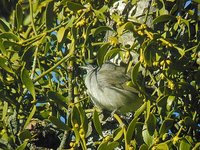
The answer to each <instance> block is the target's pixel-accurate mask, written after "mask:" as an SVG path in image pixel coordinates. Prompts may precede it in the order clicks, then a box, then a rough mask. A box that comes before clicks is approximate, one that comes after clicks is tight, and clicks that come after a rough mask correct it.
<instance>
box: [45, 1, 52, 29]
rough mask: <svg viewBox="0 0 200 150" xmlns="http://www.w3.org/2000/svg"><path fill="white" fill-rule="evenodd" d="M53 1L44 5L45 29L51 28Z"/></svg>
mask: <svg viewBox="0 0 200 150" xmlns="http://www.w3.org/2000/svg"><path fill="white" fill-rule="evenodd" d="M53 8H54V2H53V1H51V2H49V3H48V4H47V6H46V27H47V29H48V30H49V29H51V28H52V27H53V21H54V12H53Z"/></svg>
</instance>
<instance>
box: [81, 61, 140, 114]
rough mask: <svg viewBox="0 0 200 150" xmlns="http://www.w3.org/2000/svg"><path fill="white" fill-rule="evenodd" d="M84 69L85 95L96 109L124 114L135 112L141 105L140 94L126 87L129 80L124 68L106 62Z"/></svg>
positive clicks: (132, 88)
mask: <svg viewBox="0 0 200 150" xmlns="http://www.w3.org/2000/svg"><path fill="white" fill-rule="evenodd" d="M84 68H85V69H86V70H87V74H86V77H85V85H86V88H87V93H88V95H89V96H90V98H91V99H92V101H93V103H94V104H95V105H96V106H97V107H100V108H101V109H103V110H108V111H111V112H118V113H120V114H125V113H127V112H134V111H136V110H137V109H138V108H139V107H140V106H141V105H142V104H143V98H142V97H140V96H139V93H140V92H139V91H138V90H136V89H135V88H134V87H130V86H128V85H127V83H128V82H130V81H131V78H130V76H129V75H128V74H127V73H126V68H125V67H122V66H118V65H116V64H114V63H112V62H106V63H104V64H102V66H101V67H93V66H92V65H88V66H85V67H84Z"/></svg>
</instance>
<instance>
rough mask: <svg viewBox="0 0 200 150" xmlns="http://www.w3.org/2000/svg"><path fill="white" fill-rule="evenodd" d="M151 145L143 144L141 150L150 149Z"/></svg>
mask: <svg viewBox="0 0 200 150" xmlns="http://www.w3.org/2000/svg"><path fill="white" fill-rule="evenodd" d="M148 149H149V147H148V146H147V145H146V144H142V145H141V146H140V149H139V150H148Z"/></svg>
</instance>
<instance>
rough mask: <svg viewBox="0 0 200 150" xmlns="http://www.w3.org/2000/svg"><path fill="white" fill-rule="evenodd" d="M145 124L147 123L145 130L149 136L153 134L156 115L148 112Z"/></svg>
mask: <svg viewBox="0 0 200 150" xmlns="http://www.w3.org/2000/svg"><path fill="white" fill-rule="evenodd" d="M146 124H147V130H148V132H149V134H150V135H151V136H153V134H154V131H155V129H156V117H155V116H154V114H152V113H150V114H149V118H148V120H147V122H146Z"/></svg>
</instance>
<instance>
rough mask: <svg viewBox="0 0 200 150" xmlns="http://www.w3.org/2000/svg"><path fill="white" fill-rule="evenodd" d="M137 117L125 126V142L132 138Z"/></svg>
mask: <svg viewBox="0 0 200 150" xmlns="http://www.w3.org/2000/svg"><path fill="white" fill-rule="evenodd" d="M137 119H138V118H137V117H135V118H134V119H133V120H132V121H131V123H130V124H129V126H128V128H127V134H126V140H127V143H128V144H129V143H130V141H131V140H132V138H133V133H134V130H135V125H136V122H137Z"/></svg>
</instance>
